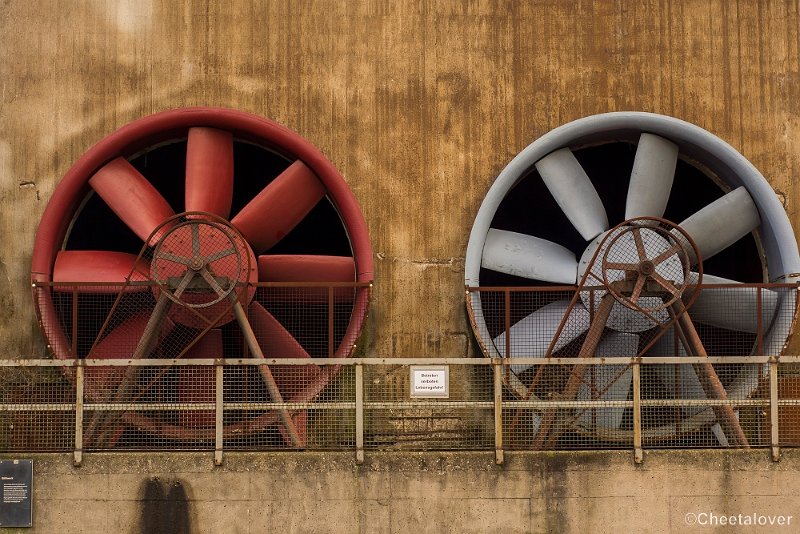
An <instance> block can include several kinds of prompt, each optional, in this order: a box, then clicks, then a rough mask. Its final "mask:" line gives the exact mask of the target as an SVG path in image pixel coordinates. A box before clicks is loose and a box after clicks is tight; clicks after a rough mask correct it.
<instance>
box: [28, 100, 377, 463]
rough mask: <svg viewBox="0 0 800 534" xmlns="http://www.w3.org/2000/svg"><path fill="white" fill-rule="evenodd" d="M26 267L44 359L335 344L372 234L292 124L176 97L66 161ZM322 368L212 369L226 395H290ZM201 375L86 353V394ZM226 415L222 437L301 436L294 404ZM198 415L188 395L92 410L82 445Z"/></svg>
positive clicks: (324, 371)
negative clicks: (221, 372)
mask: <svg viewBox="0 0 800 534" xmlns="http://www.w3.org/2000/svg"><path fill="white" fill-rule="evenodd" d="M31 270H32V280H33V285H34V298H35V304H36V307H37V310H38V313H39V318H40V321H41V325H42V328H43V330H44V332H45V336H46V337H47V340H48V343H49V346H50V348H51V350H52V352H53V355H54V356H55V357H56V358H59V359H71V358H99V359H109V358H134V359H138V358H154V357H164V358H223V357H224V358H240V357H248V356H249V357H260V356H264V357H268V358H299V359H307V358H309V357H326V356H328V357H336V358H342V357H348V356H349V355H350V354H351V353H352V351H353V348H354V343H355V340H356V339H357V337H358V335H359V333H360V332H361V329H362V328H363V326H364V320H365V317H366V313H367V304H368V291H369V289H368V285H369V284H368V283H369V282H370V281H371V279H372V251H371V247H370V244H369V238H368V234H367V229H366V224H365V222H364V219H363V216H362V214H361V211H360V209H359V207H358V204H357V202H356V200H355V198H354V197H353V195H352V193H351V192H350V190H349V188H348V187H347V185H346V183H345V182H344V180H343V179H342V177H341V176H340V175H339V173H338V172H337V171H336V169H335V168H334V167H333V166H332V165H331V163H330V162H329V161H327V160H326V159H325V157H324V156H323V155H322V154H321V153H320V152H319V151H318V150H316V149H315V148H314V147H313V146H312V145H310V144H309V143H308V142H307V141H305V140H304V139H302V138H301V137H300V136H298V135H297V134H296V133H294V132H292V131H290V130H288V129H286V128H284V127H283V126H280V125H278V124H276V123H274V122H271V121H268V120H266V119H263V118H260V117H256V116H253V115H250V114H247V113H242V112H238V111H233V110H227V109H215V108H192V109H180V110H173V111H167V112H163V113H159V114H156V115H152V116H149V117H146V118H143V119H140V120H137V121H135V122H133V123H131V124H129V125H127V126H125V127H123V128H121V129H120V130H118V131H117V132H115V133H113V134H111V135H110V136H108V137H107V138H105V139H103V140H102V141H101V142H99V143H98V144H97V145H95V146H94V147H92V148H91V149H90V150H89V151H88V152H87V153H86V154H84V156H82V157H81V158H80V159H79V160H78V161H77V162H76V163H75V164H74V165H73V167H72V168H71V169H70V170H69V171H68V172H67V174H66V175H65V176H64V178H63V179H62V180H61V182H60V183H59V185H58V187H57V188H56V190H55V191H54V192H53V195H52V197H51V199H50V201H49V203H48V205H47V209H46V210H45V213H44V215H43V217H42V221H41V224H40V226H39V230H38V232H37V235H36V242H35V245H34V251H33V261H32V269H31ZM290 286H292V287H290ZM293 286H297V287H293ZM115 369H117V370H115ZM335 370H336V367H335V366H333V367H331V366H322V367H318V366H313V365H307V366H266V365H264V366H253V367H252V369H248V370H246V371H241V370H240V371H239V372H237V373H229V374H226V375H225V376H226V378H225V388H226V389H225V398H226V401H228V400H242V401H273V402H282V401H283V402H306V401H309V400H312V399H313V398H315V397H316V396H317V395H318V394H319V393H320V392H321V391H322V390H323V388H324V387H325V386H326V385H327V384H328V383H329V381H330V379H331V377H332V375H333V373H334V372H335ZM212 375H213V371H212V370H210V369H189V368H182V369H174V370H173V369H168V368H167V369H166V370H163V371H161V372H160V373H155V374H152V375H147V376H143V375H142V374H141V373H138V374H137V373H136V372H135V370H134V369H133V368H129V369H127V370H124V368H110V367H100V368H90V369H89V370H87V383H86V396H87V398H89V399H90V400H93V401H97V402H104V401H109V400H113V401H115V402H133V401H142V402H157V401H159V400H161V401H162V402H163V401H169V402H173V403H189V402H207V401H209V400H211V399H213V376H212ZM226 417H227V418H226V420H225V426H224V432H225V436H226V437H228V438H231V437H237V436H238V437H244V436H248V435H252V434H254V433H258V432H263V431H265V429H268V428H273V427H277V428H279V430H280V434H281V435H282V436H283V439H284V440H285V441H286V442H287V443H289V444H291V445H292V446H303V445H305V443H306V430H305V421H306V412H305V411H302V410H295V411H292V412H289V411H288V410H277V411H274V410H273V411H260V412H258V411H257V412H241V413H239V414H238V415H237V414H235V415H231V416H227V415H226ZM213 422H214V418H213V413H210V412H209V411H202V410H201V411H197V410H195V411H186V412H177V413H169V412H166V413H157V412H155V411H153V412H146V411H136V410H131V411H127V412H123V414H122V415H121V416H120V415H116V416H115V415H113V414H105V415H102V416H97V417H96V418H95V419H93V420H92V421H91V422H90V424H89V428H88V429H87V435H88V441H89V443H87V446H90V447H95V448H107V447H113V446H118V444H120V439H122V436H123V432H124V430H125V429H126V428H127V429H135V431H137V432H140V433H142V432H143V433H145V434H147V435H154V436H159V437H161V438H164V439H169V440H181V441H191V440H202V439H210V438H211V437H213V433H214V429H213Z"/></svg>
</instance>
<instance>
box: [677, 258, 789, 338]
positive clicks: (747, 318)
mask: <svg viewBox="0 0 800 534" xmlns="http://www.w3.org/2000/svg"><path fill="white" fill-rule="evenodd" d="M697 279H698V277H697V274H696V273H691V275H690V279H689V280H690V284H697ZM721 284H725V285H732V284H735V285H742V283H741V282H737V281H736V280H729V279H727V278H722V277H720V276H712V275H708V274H703V285H721ZM692 293H694V287H693V285H689V286H688V287H687V291H686V292H685V293H684V298H689V297H690V296H691V295H692ZM759 293H760V294H761V296H760V299H761V304H760V306H761V318H760V319H759V317H758V315H759V313H758V308H759V302H758V299H759ZM778 301H779V295H778V293H777V292H775V291H772V290H770V289H764V288H758V287H725V288H719V289H714V288H713V287H707V288H703V289H702V290H701V291H700V294H699V295H698V296H697V300H695V302H694V304H693V305H692V308H691V310H690V313H691V314H692V320H694V321H695V322H698V323H703V324H707V325H711V326H716V327H719V328H725V329H727V330H734V331H737V332H747V333H750V334H756V333H758V329H759V323H760V325H761V329H762V333H764V332H765V331H767V330H768V329H769V327H770V325H771V324H772V320H773V318H774V317H775V315H776V313H777V310H778Z"/></svg>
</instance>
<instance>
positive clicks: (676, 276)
mask: <svg viewBox="0 0 800 534" xmlns="http://www.w3.org/2000/svg"><path fill="white" fill-rule="evenodd" d="M623 232H624V230H623V229H617V230H609V231H607V232H603V233H602V234H600V235H599V236H597V237H596V238H595V239H593V240H592V242H591V243H590V244H589V246H587V247H586V250H584V251H583V254H582V255H581V259H580V261H579V263H578V280H579V281H580V280H583V278H584V276H585V275H586V272H587V271H590V272H591V274H592V275H593V276H590V277H589V278H588V279H587V283H586V286H587V287H598V286H599V285H600V281H601V280H603V263H604V261H605V263H607V264H612V265H613V264H621V265H628V266H630V267H629V268H628V269H610V270H607V272H606V279H607V282H609V283H613V282H619V281H623V280H626V277H627V276H628V273H630V272H631V271H632V270H633V269H635V270H636V272H638V273H641V274H642V275H643V276H652V275H653V274H654V273H655V274H657V275H660V276H661V277H663V278H664V279H666V280H669V281H670V282H673V283H675V285H676V286H680V285H682V284H683V282H684V280H685V275H684V273H683V269H682V265H681V260H680V258H679V257H678V255H677V254H673V255H670V256H668V257H667V258H666V259H664V260H663V261H661V262H659V263H658V265H656V264H654V262H653V259H654V258H658V257H659V255H661V254H663V253H664V252H666V251H668V250H669V249H670V248H671V247H672V244H671V243H670V242H669V240H667V239H666V238H664V237H663V236H662V235H660V234H659V233H658V232H657V231H656V230H654V229H652V228H647V227H643V228H641V229H640V230H639V232H640V235H641V236H642V247H643V251H644V257H643V258H642V257H639V254H638V252H637V246H636V243H635V240H634V237H633V235H632V234H631V233H623ZM615 237H618V239H615ZM598 248H599V249H600V250H599V252H598ZM593 260H594V261H593ZM606 293H607V291H606V290H605V289H593V290H588V291H582V292H581V301H582V302H583V305H584V306H586V308H590V307H594V308H596V307H597V305H598V304H599V303H600V299H602V298H603V296H605V294H606ZM661 304H662V300H661V299H660V298H659V297H652V296H643V297H641V298H639V299H638V305H639V307H641V308H643V309H645V310H653V311H651V316H652V317H653V319H655V320H657V321H658V323H663V322H665V321H667V320H668V319H669V315H668V313H667V311H666V310H664V309H659V308H662V306H661ZM606 326H608V327H609V328H612V329H614V330H617V331H619V332H629V333H636V332H644V331H645V330H648V329H650V328H653V327H655V326H657V323H654V322H653V320H651V319H649V318H648V317H647V316H646V315H644V314H642V313H641V312H639V311H636V310H633V309H631V308H629V307H626V306H624V305H623V304H622V303H619V302H617V303H615V304H614V308H613V309H612V311H611V315H610V317H609V319H608V322H607V323H606Z"/></svg>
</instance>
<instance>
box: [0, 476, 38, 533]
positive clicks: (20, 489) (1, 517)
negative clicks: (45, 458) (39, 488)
mask: <svg viewBox="0 0 800 534" xmlns="http://www.w3.org/2000/svg"><path fill="white" fill-rule="evenodd" d="M0 485H1V486H2V487H0V491H2V495H3V500H2V501H0V527H30V526H31V525H32V517H33V515H32V511H33V507H32V499H33V495H32V493H33V460H0Z"/></svg>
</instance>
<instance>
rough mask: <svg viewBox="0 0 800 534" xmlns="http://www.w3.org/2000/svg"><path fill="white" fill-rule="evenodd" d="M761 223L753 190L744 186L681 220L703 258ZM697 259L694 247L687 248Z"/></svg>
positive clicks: (728, 244) (691, 255) (732, 242)
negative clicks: (748, 190) (693, 250)
mask: <svg viewBox="0 0 800 534" xmlns="http://www.w3.org/2000/svg"><path fill="white" fill-rule="evenodd" d="M760 224H761V217H760V216H759V214H758V208H756V205H755V203H754V202H753V199H752V198H750V193H748V192H747V189H745V188H744V187H743V186H742V187H738V188H736V189H734V190H733V191H731V192H730V193H728V194H726V195H724V196H723V197H721V198H718V199H717V200H715V201H714V202H712V203H711V204H709V205H708V206H706V207H704V208H703V209H701V210H700V211H698V212H696V213H695V214H694V215H691V216H690V217H689V218H687V219H686V220H684V221H683V222H682V223H680V225H679V226H680V227H681V228H683V229H684V230H685V231H686V232H687V233H688V234H689V235H690V236H691V237H692V239H693V240H694V242H695V244H696V245H697V248H698V250H699V251H700V255H701V256H702V258H703V260H707V259H709V258H711V257H712V256H714V255H715V254H717V253H718V252H721V251H723V250H725V249H726V248H728V247H729V246H731V245H732V244H734V243H735V242H736V241H738V240H739V239H741V238H742V237H744V236H745V235H747V234H748V233H750V232H752V231H753V230H755V229H756V228H758V226H759V225H760ZM687 252H688V253H689V256H690V258H689V259H690V260H691V262H692V263H696V262H697V258H694V257H693V256H694V253H693V252H692V250H691V249H690V250H688V251H687Z"/></svg>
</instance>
